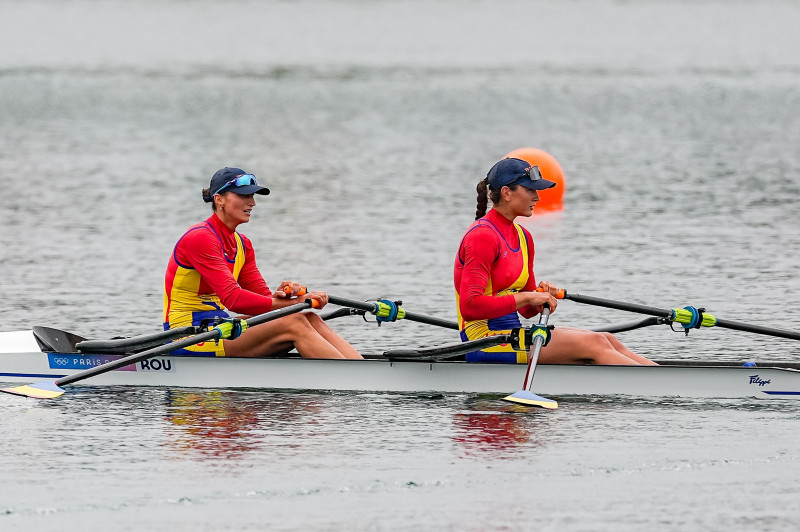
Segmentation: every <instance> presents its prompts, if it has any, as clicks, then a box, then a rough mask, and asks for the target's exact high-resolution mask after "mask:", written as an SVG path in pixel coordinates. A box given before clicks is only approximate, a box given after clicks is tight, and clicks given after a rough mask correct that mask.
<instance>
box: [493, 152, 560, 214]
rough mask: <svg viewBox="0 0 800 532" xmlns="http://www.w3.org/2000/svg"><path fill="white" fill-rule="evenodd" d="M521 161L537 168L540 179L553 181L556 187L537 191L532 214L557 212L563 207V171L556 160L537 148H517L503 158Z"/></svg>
mask: <svg viewBox="0 0 800 532" xmlns="http://www.w3.org/2000/svg"><path fill="white" fill-rule="evenodd" d="M508 157H514V158H516V159H522V160H523V161H526V162H527V163H528V164H530V165H533V166H538V167H539V171H540V172H541V173H542V177H543V178H545V179H549V180H550V181H554V182H555V184H556V186H554V187H553V188H549V189H547V190H540V191H539V202H538V203H537V204H536V209H534V211H533V212H534V214H535V213H537V212H543V211H559V210H561V209H562V208H563V207H564V203H563V200H564V170H562V169H561V165H560V164H558V161H556V158H555V157H553V156H552V155H550V154H549V153H547V152H546V151H544V150H540V149H538V148H518V149H516V150H514V151H512V152H510V153H508V154H507V155H506V156H505V158H508Z"/></svg>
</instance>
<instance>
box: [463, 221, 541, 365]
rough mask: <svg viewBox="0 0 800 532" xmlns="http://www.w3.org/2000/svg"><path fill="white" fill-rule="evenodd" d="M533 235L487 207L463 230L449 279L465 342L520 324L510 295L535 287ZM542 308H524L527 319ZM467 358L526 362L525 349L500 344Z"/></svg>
mask: <svg viewBox="0 0 800 532" xmlns="http://www.w3.org/2000/svg"><path fill="white" fill-rule="evenodd" d="M533 257H534V248H533V237H531V234H530V233H529V232H528V231H527V230H526V229H525V228H523V227H522V226H520V225H518V224H515V223H514V222H511V221H510V220H508V219H507V218H506V217H504V216H503V215H501V214H500V213H498V212H497V211H496V210H495V209H492V210H490V211H489V212H488V213H487V214H486V216H484V217H483V218H480V219H479V220H476V221H475V222H474V223H473V224H472V225H471V226H470V227H469V229H467V232H466V234H465V235H464V238H463V239H462V240H461V245H460V246H459V248H458V253H457V255H456V260H455V267H454V272H453V279H454V283H455V289H456V304H457V307H458V323H459V326H460V328H461V339H462V340H463V341H465V342H466V341H468V340H476V339H478V338H484V337H487V336H492V335H496V334H506V333H508V332H509V331H510V330H511V329H512V328H514V327H519V326H520V321H519V316H518V314H517V309H516V306H517V305H516V302H515V300H514V294H515V293H517V292H521V291H531V290H535V289H536V278H535V276H534V274H533ZM539 312H541V308H538V307H530V306H526V307H522V308H521V309H519V314H522V315H523V316H525V317H526V318H530V317H533V316H535V315H536V314H538V313H539ZM467 361H470V362H501V363H514V362H518V363H523V364H524V363H527V353H526V352H524V351H513V350H512V349H511V346H510V345H507V344H506V345H501V346H496V347H491V348H487V349H484V350H482V351H475V352H473V353H468V354H467Z"/></svg>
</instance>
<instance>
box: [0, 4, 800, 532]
mask: <svg viewBox="0 0 800 532" xmlns="http://www.w3.org/2000/svg"><path fill="white" fill-rule="evenodd" d="M798 26H800V5H799V4H797V3H796V2H790V1H784V2H779V1H774V2H772V1H765V2H759V3H745V2H726V3H722V2H711V1H706V2H692V3H690V2H680V1H673V2H670V1H657V0H653V1H643V2H636V3H631V2H610V1H595V2H589V1H570V2H559V3H552V2H516V1H505V2H481V1H468V2H456V1H453V0H450V1H439V2H416V1H406V2H400V1H388V2H380V3H377V2H359V1H355V0H353V1H349V2H344V1H343V2H333V1H330V2H325V1H321V0H308V1H299V2H290V1H286V2H267V1H262V2H256V1H250V2H244V1H240V2H224V3H223V2H208V1H205V2H204V1H193V2H187V1H177V0H173V1H169V2H153V1H148V0H140V1H138V2H121V1H114V0H108V1H71V2H55V1H53V2H49V1H33V2H21V1H14V0H5V1H0V183H2V185H3V190H4V192H5V197H6V201H5V202H4V208H3V209H0V228H2V231H0V258H1V261H0V268H2V275H0V300H2V301H3V303H4V304H3V305H0V330H4V331H10V330H19V329H24V328H29V327H30V326H31V325H35V324H40V325H49V326H53V327H59V328H64V329H67V330H70V331H72V332H75V333H78V334H81V335H83V336H87V337H111V336H114V335H119V334H128V335H129V334H143V333H146V332H150V331H153V330H156V329H157V328H158V327H159V323H160V321H161V317H160V313H161V297H162V295H161V283H162V282H163V272H164V267H165V266H166V261H167V258H168V256H169V253H170V251H171V249H172V245H173V244H174V242H175V240H176V239H177V237H178V236H180V234H182V232H183V230H184V229H185V228H186V227H188V226H189V225H191V224H192V223H195V222H196V221H198V220H201V219H203V218H204V217H206V216H207V215H208V212H209V210H208V206H207V205H206V204H204V203H203V202H202V201H201V200H200V189H201V188H202V187H204V186H207V181H208V179H209V177H210V175H211V174H212V173H213V172H214V171H215V170H216V169H218V168H220V167H222V166H225V165H233V166H241V167H244V168H246V169H248V170H250V171H252V172H254V173H255V174H256V175H257V176H259V179H260V180H261V181H263V182H265V183H266V184H267V185H268V186H269V187H270V189H271V190H272V194H271V195H270V196H269V197H267V198H264V199H259V205H258V206H257V208H256V211H255V212H254V216H253V220H252V221H251V222H250V223H249V224H247V226H244V227H242V228H241V229H242V232H244V233H245V234H247V235H248V236H249V237H250V238H251V239H252V240H253V241H254V243H255V246H256V250H257V253H258V258H259V265H260V267H261V269H262V271H263V272H264V274H265V277H266V279H267V282H268V283H269V284H270V285H277V284H278V283H279V282H280V281H281V280H282V279H285V278H291V279H295V280H299V281H302V282H304V283H306V284H307V285H308V286H311V287H313V288H315V289H323V290H328V291H329V292H330V293H334V294H339V295H342V296H346V297H356V298H374V297H379V296H390V297H393V298H399V299H402V300H403V301H404V302H405V305H406V308H408V309H409V310H412V311H416V312H420V313H429V314H435V315H439V316H445V317H450V318H453V317H454V301H453V290H452V281H451V269H452V260H453V255H454V252H455V249H456V247H457V245H458V241H459V238H460V236H461V234H462V233H463V230H464V229H465V227H466V226H467V225H469V223H470V222H471V219H472V213H473V212H474V202H475V198H474V192H473V191H474V185H475V183H476V182H477V180H478V179H480V178H481V177H482V176H483V175H485V172H486V170H487V169H488V168H489V167H490V166H491V165H492V164H493V163H494V162H495V161H496V160H497V159H499V158H500V157H502V156H503V155H504V154H505V153H507V152H508V151H510V150H512V149H514V148H517V147H521V146H535V147H540V148H543V149H546V150H548V151H550V152H551V153H552V154H554V155H555V156H556V157H557V158H558V159H559V160H560V162H561V164H562V166H563V167H564V169H565V172H566V175H567V181H566V182H567V193H566V197H565V203H566V206H565V209H564V210H563V211H562V212H559V213H556V214H549V215H544V216H536V217H534V218H533V219H532V220H530V221H524V222H523V223H524V224H525V225H526V226H527V227H529V228H530V229H531V231H532V232H533V234H534V237H535V240H536V250H537V261H536V271H537V276H538V277H539V278H540V279H549V280H552V281H554V282H557V283H559V284H561V285H562V286H564V287H566V288H568V289H571V290H572V291H573V292H578V293H584V294H589V295H596V296H599V297H608V298H612V299H621V300H624V301H633V302H637V303H643V304H648V305H653V306H660V307H672V306H683V305H686V304H693V305H696V306H705V307H706V308H707V309H708V310H709V311H711V312H713V313H715V314H716V315H717V316H719V317H723V318H727V319H732V320H742V321H752V322H753V323H756V324H761V325H766V326H773V327H783V328H788V329H795V330H798V329H800V305H798V304H797V302H798V299H800V280H798V277H797V273H798V263H800V219H799V218H800V216H798V200H800V177H798V176H799V175H800V148H799V147H800V126H798V112H797V109H800V62H798V59H797V50H798V49H800V36H799V35H798V32H796V28H797V27H798ZM631 318H632V317H631V316H630V315H626V314H624V313H618V312H612V311H603V310H599V309H597V308H591V307H582V306H580V305H577V304H575V303H571V302H565V303H563V304H562V305H561V306H560V307H559V309H558V312H556V313H555V314H554V316H553V318H552V321H553V322H554V323H555V324H556V325H559V324H561V325H574V326H586V327H592V326H599V325H602V324H608V323H614V322H620V321H628V320H630V319H631ZM336 327H337V329H338V330H339V331H340V332H341V333H342V334H343V335H344V336H345V337H347V338H348V339H350V340H351V341H352V342H353V343H354V344H356V345H357V346H358V347H359V348H361V349H362V350H363V351H364V352H380V351H383V350H384V349H386V348H390V347H399V346H409V345H421V344H433V343H441V342H449V341H452V340H453V339H454V338H453V335H452V333H451V332H449V331H443V330H440V329H433V328H431V327H426V326H421V325H416V324H413V323H398V324H390V325H387V326H384V327H382V328H380V329H378V328H377V327H374V326H370V325H366V324H364V323H363V322H361V321H360V320H356V319H353V320H346V319H343V320H341V321H340V323H338V324H337V325H336ZM622 339H623V340H624V341H625V342H626V343H627V344H629V345H630V346H631V347H633V348H634V349H636V350H638V351H640V352H642V353H643V354H648V355H651V356H654V357H657V358H685V359H704V358H717V359H727V360H737V361H738V360H742V359H746V358H769V359H778V360H797V357H798V355H800V345H798V344H797V343H796V342H794V343H792V342H789V341H786V340H779V339H773V338H769V337H763V338H762V337H758V336H753V335H746V334H744V333H734V332H727V331H724V330H704V331H696V332H693V333H692V334H691V335H690V336H689V337H684V336H683V335H682V334H676V333H672V332H671V331H669V329H667V328H661V329H655V328H653V329H650V330H645V331H637V332H630V333H626V334H625V335H623V336H622ZM520 379H522V375H521V376H520ZM510 391H512V390H510ZM559 399H560V403H561V408H560V409H559V410H558V411H555V412H541V411H537V412H530V411H526V410H520V409H517V408H516V407H513V406H510V405H506V404H501V403H499V402H498V401H497V400H496V398H495V397H476V396H443V397H439V396H435V397H430V396H396V395H349V394H333V395H331V394H321V393H314V394H312V393H295V394H284V393H282V394H275V393H270V392H266V391H234V390H192V391H188V390H145V389H141V390H129V389H114V388H98V389H91V388H81V387H76V388H73V389H72V391H71V393H70V394H68V395H66V396H64V397H62V398H61V399H58V400H56V401H50V402H34V401H31V400H23V399H21V398H14V397H10V396H9V397H5V398H2V397H0V424H2V436H0V444H1V445H2V448H3V450H4V452H3V454H2V458H0V471H2V473H0V478H2V479H3V480H4V482H3V483H2V487H0V528H3V529H7V528H17V527H18V528H20V529H21V528H25V527H27V528H30V527H32V528H33V529H43V528H45V527H53V526H60V527H66V528H77V527H78V526H82V527H84V528H86V529H90V530H99V529H107V528H108V526H109V524H111V525H112V528H114V529H130V530H134V529H144V528H154V529H168V528H170V529H187V530H189V529H191V530H216V529H225V528H227V529H265V528H270V529H279V530H280V529H285V530H295V529H306V528H309V527H315V528H318V529H322V530H338V529H370V530H394V529H399V530H410V529H447V530H450V529H453V530H455V529H459V530H461V529H468V530H483V529H500V530H518V529H523V528H532V527H538V528H541V529H543V530H620V529H622V530H640V529H642V528H644V527H649V528H655V529H664V530H756V529H758V530H793V529H796V528H797V525H798V521H800V517H798V516H799V515H800V503H798V502H797V501H798V493H800V481H798V473H800V467H798V466H800V464H798V460H799V459H800V458H799V457H800V445H798V443H797V441H798V438H797V434H798V432H797V427H798V425H796V424H795V423H797V420H798V416H799V415H800V409H799V408H798V406H797V404H796V403H793V402H780V401H776V402H769V403H764V402H758V401H731V402H729V401H710V402H709V401H702V402H700V401H685V400H673V399H665V400H663V401H647V402H643V401H641V400H633V399H624V398H574V397H573V398H569V397H565V398H559Z"/></svg>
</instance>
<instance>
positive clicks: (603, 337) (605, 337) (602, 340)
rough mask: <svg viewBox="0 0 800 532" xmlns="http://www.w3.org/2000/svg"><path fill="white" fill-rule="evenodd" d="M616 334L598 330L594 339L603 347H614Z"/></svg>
mask: <svg viewBox="0 0 800 532" xmlns="http://www.w3.org/2000/svg"><path fill="white" fill-rule="evenodd" d="M613 339H614V335H613V334H611V333H607V332H598V333H595V334H594V340H595V342H596V343H597V345H600V346H603V348H611V349H613V348H614V342H613Z"/></svg>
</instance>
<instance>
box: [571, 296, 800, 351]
mask: <svg viewBox="0 0 800 532" xmlns="http://www.w3.org/2000/svg"><path fill="white" fill-rule="evenodd" d="M562 292H563V294H562V293H560V294H559V295H558V296H557V297H558V299H569V300H570V301H575V302H576V303H585V304H587V305H595V306H598V307H605V308H612V309H616V310H626V311H628V312H637V313H639V314H648V315H650V316H658V317H661V318H665V319H666V320H668V321H671V322H677V323H680V324H681V325H683V327H684V329H685V330H686V331H687V332H688V331H689V329H692V328H695V329H699V328H700V327H714V326H716V327H722V328H724V329H733V330H736V331H744V332H750V333H755V334H764V335H768V336H777V337H779V338H789V339H791V340H800V332H795V331H787V330H785V329H774V328H772V327H761V326H758V325H753V324H750V323H743V322H738V321H728V320H721V319H719V318H717V317H715V316H714V315H712V314H709V313H707V312H705V310H704V309H698V308H695V307H685V308H673V309H663V308H657V307H648V306H645V305H637V304H636V303H624V302H622V301H612V300H610V299H601V298H599V297H592V296H582V295H580V294H570V293H569V292H567V291H566V290H562Z"/></svg>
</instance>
